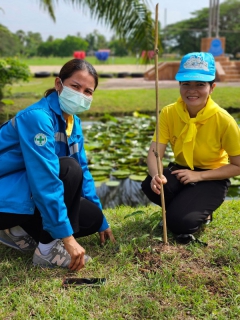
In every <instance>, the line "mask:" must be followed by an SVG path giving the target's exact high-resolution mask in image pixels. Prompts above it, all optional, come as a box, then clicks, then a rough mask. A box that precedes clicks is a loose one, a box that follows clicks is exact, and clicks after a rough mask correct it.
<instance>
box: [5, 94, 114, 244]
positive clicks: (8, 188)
mask: <svg viewBox="0 0 240 320" xmlns="http://www.w3.org/2000/svg"><path fill="white" fill-rule="evenodd" d="M65 129H66V124H65V121H64V119H63V117H62V111H61V109H60V106H59V102H58V96H57V93H56V92H54V93H52V94H50V95H49V96H48V97H46V98H42V99H41V100H40V101H38V102H36V103H35V104H33V105H32V106H30V107H28V108H26V109H24V110H22V111H20V112H19V113H18V114H17V115H16V116H15V117H14V118H13V119H11V120H9V121H8V122H6V123H4V124H3V125H2V126H1V127H0V190H1V192H0V212H9V213H17V214H33V213H34V209H35V205H36V206H37V208H38V209H39V211H40V212H41V216H42V219H43V227H44V229H45V230H46V231H48V232H49V233H50V234H51V236H52V237H53V238H55V239H56V238H64V237H67V236H70V235H72V234H73V230H72V227H71V224H70V221H69V219H68V217H67V209H66V206H65V203H64V190H63V184H62V181H61V180H60V179H59V159H58V158H59V157H61V156H70V157H73V158H75V159H76V160H77V161H78V162H79V164H80V165H81V168H82V171H83V186H82V196H83V197H84V198H86V199H88V200H90V201H92V202H94V203H95V204H96V205H98V207H99V208H100V209H102V206H101V203H100V200H99V198H98V197H97V195H96V191H95V186H94V181H93V178H92V175H91V174H90V172H89V170H88V166H87V158H86V154H85V151H84V139H83V133H82V129H81V123H80V119H79V118H78V117H76V116H74V127H73V130H72V134H71V136H70V137H69V138H68V139H67V136H66V131H65ZM0 215H1V214H0ZM107 228H108V223H107V220H106V218H105V217H104V219H103V223H102V226H101V228H100V230H99V231H103V230H105V229H107Z"/></svg>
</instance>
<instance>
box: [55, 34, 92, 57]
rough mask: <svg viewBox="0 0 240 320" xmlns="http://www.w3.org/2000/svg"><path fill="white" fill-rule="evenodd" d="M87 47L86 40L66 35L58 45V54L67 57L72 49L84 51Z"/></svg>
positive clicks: (71, 52)
mask: <svg viewBox="0 0 240 320" xmlns="http://www.w3.org/2000/svg"><path fill="white" fill-rule="evenodd" d="M87 48H88V43H87V41H85V40H83V39H81V38H78V37H75V36H67V37H66V38H65V39H64V40H63V41H62V42H61V44H60V46H59V52H58V56H59V57H69V56H71V55H72V54H73V52H74V51H86V50H87Z"/></svg>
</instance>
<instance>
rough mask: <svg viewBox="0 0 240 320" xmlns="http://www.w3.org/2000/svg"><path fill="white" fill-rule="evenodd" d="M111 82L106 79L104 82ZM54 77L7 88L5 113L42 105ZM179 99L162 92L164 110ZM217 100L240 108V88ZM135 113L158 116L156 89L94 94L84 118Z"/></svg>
mask: <svg viewBox="0 0 240 320" xmlns="http://www.w3.org/2000/svg"><path fill="white" fill-rule="evenodd" d="M102 81H107V80H105V79H100V83H101V82H102ZM53 84H54V77H48V78H34V77H32V78H31V79H30V81H29V82H27V83H26V82H20V83H16V84H14V85H12V86H11V87H9V86H8V87H6V88H5V95H6V97H8V98H11V99H12V100H13V101H14V104H13V105H12V106H9V107H4V108H3V110H2V112H1V113H9V114H11V115H12V114H15V113H16V112H17V111H18V110H21V109H24V108H25V107H26V106H29V105H30V104H32V103H34V102H36V101H38V100H39V99H40V98H41V97H42V96H43V93H44V91H45V90H46V89H48V88H51V87H53ZM178 96H179V90H178V89H175V88H160V89H159V105H160V108H162V107H163V106H165V105H167V104H170V103H172V102H174V101H175V100H176V99H177V97H178ZM212 97H213V99H214V100H215V101H216V102H217V103H218V104H219V105H220V106H222V107H223V108H226V109H227V108H229V107H233V108H240V95H239V87H221V88H216V89H215V91H214V93H213V95H212ZM134 111H138V112H141V113H152V114H154V113H155V89H142V88H141V89H121V90H106V89H104V90H101V89H99V88H98V89H97V90H96V92H95V94H94V100H93V103H92V107H91V109H90V111H89V112H88V113H86V112H85V113H84V115H83V116H84V118H86V117H89V116H95V115H102V114H104V113H112V114H115V115H123V114H131V113H132V112H134Z"/></svg>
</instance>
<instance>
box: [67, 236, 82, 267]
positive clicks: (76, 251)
mask: <svg viewBox="0 0 240 320" xmlns="http://www.w3.org/2000/svg"><path fill="white" fill-rule="evenodd" d="M62 241H63V243H64V247H65V249H66V250H67V252H68V253H69V254H70V256H71V262H70V264H69V266H68V268H69V269H70V270H72V271H79V270H80V269H82V268H83V267H84V264H85V261H84V254H85V249H84V248H83V247H82V246H80V244H79V243H78V242H77V241H76V240H75V238H74V237H73V236H70V237H66V238H63V239H62Z"/></svg>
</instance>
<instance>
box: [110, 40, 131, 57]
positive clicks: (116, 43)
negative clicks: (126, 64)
mask: <svg viewBox="0 0 240 320" xmlns="http://www.w3.org/2000/svg"><path fill="white" fill-rule="evenodd" d="M109 48H110V49H111V51H112V53H113V54H114V55H115V56H118V57H123V56H127V55H128V50H127V45H126V43H125V41H124V40H121V39H116V38H115V37H112V39H111V41H110V43H109Z"/></svg>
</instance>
